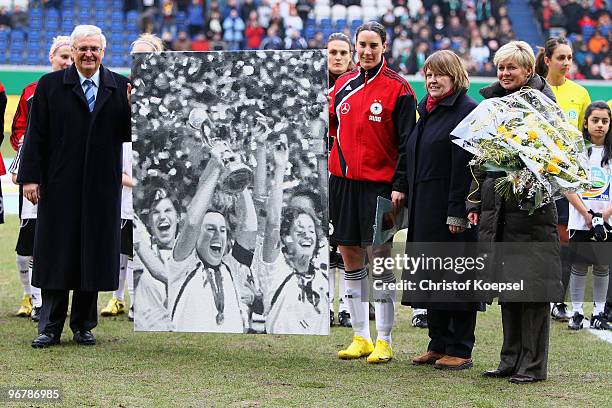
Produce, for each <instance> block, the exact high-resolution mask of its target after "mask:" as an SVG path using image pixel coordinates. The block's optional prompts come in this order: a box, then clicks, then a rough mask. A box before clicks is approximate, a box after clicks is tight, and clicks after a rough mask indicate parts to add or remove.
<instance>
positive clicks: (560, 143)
mask: <svg viewBox="0 0 612 408" xmlns="http://www.w3.org/2000/svg"><path fill="white" fill-rule="evenodd" d="M555 143H556V144H557V146H558V147H559V149H561V150H565V145H564V144H563V142H562V141H561V140H559V139H557V140H555Z"/></svg>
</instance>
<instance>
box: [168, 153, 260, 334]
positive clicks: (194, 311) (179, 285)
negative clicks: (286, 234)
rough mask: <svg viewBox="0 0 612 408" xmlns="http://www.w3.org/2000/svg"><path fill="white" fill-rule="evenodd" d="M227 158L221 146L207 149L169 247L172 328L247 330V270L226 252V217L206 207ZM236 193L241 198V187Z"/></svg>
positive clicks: (249, 291)
mask: <svg viewBox="0 0 612 408" xmlns="http://www.w3.org/2000/svg"><path fill="white" fill-rule="evenodd" d="M233 156H234V153H233V152H231V151H230V150H229V148H228V147H227V146H226V145H224V144H219V145H216V146H215V147H213V148H212V150H211V152H210V159H209V160H208V163H207V164H206V168H205V169H204V171H203V172H202V174H201V175H200V180H199V183H198V187H197V190H196V193H195V195H194V196H193V198H192V200H191V203H190V205H189V207H188V209H187V213H186V216H185V222H184V225H183V228H182V229H181V231H180V233H179V235H178V238H177V241H176V244H175V246H174V250H173V254H172V260H171V262H170V267H169V273H170V275H169V280H168V298H169V305H171V309H170V312H171V319H172V326H173V330H176V331H195V332H225V333H228V332H229V333H243V332H247V331H248V329H249V311H250V305H251V304H252V303H253V302H254V300H255V290H254V288H253V285H252V284H251V282H250V279H249V278H250V270H249V268H248V266H246V265H244V264H242V263H240V262H238V260H236V259H235V258H234V256H233V253H229V250H230V246H229V241H230V239H229V228H228V223H227V220H226V217H225V216H224V214H222V213H221V212H220V211H217V210H216V209H213V205H212V201H213V194H214V193H215V189H216V188H217V185H218V184H220V181H222V180H223V179H224V178H225V177H226V175H227V171H228V169H227V168H226V164H227V163H229V162H230V161H231V159H232V157H233ZM221 194H225V193H223V192H221ZM239 194H240V196H241V197H243V198H244V197H245V191H243V192H241V193H239ZM246 201H249V200H246ZM247 206H248V207H251V208H250V210H247V211H246V212H248V213H250V214H251V217H250V218H252V219H256V217H255V210H254V208H253V204H252V200H250V204H248V205H247ZM254 228H255V229H256V227H254ZM250 229H251V230H252V229H253V227H251V228H250ZM236 234H237V235H238V234H241V232H239V231H237V232H236Z"/></svg>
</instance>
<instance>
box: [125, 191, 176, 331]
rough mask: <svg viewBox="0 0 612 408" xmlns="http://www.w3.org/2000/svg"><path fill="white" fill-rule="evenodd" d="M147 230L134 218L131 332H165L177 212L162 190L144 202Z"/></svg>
mask: <svg viewBox="0 0 612 408" xmlns="http://www.w3.org/2000/svg"><path fill="white" fill-rule="evenodd" d="M146 208H149V210H148V211H147V212H148V214H147V219H146V222H147V226H148V227H145V225H144V224H143V223H142V222H141V221H140V219H138V218H137V217H134V252H135V255H136V256H135V259H134V286H135V294H134V300H133V302H132V303H133V306H134V328H135V329H136V330H142V331H168V330H170V329H171V325H170V311H169V310H168V289H167V284H168V264H169V262H170V260H171V259H172V248H174V244H175V242H176V236H177V231H178V225H179V219H180V208H179V205H178V201H177V200H176V199H175V198H174V197H173V196H171V195H170V194H169V193H168V190H166V189H165V188H155V189H154V190H153V191H152V192H151V194H150V195H149V198H148V206H146Z"/></svg>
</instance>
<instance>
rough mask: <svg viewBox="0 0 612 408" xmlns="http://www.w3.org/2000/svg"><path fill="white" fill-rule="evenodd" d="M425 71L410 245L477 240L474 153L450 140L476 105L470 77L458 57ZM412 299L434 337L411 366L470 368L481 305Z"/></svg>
mask: <svg viewBox="0 0 612 408" xmlns="http://www.w3.org/2000/svg"><path fill="white" fill-rule="evenodd" d="M423 72H424V73H425V87H426V89H427V95H426V96H425V97H424V98H423V99H422V100H421V102H420V103H419V105H418V107H417V111H418V112H419V120H418V122H417V124H416V126H415V128H414V129H413V131H412V133H411V135H410V137H409V138H408V142H407V144H406V149H405V154H406V163H408V166H407V169H406V171H407V173H406V174H407V179H408V183H409V184H408V208H409V214H410V219H409V226H408V237H407V241H408V242H449V243H450V242H466V241H475V240H476V234H475V229H474V228H472V229H470V228H469V222H468V219H467V217H466V215H467V214H466V211H465V197H466V196H467V194H468V192H469V188H470V181H471V175H470V171H469V169H468V163H469V161H470V159H471V156H472V155H471V154H470V153H468V152H467V151H466V150H464V149H462V148H461V147H459V146H458V145H456V144H454V143H453V142H452V141H451V136H450V132H451V131H452V130H453V129H454V128H455V126H457V124H458V123H459V122H461V121H462V120H463V118H464V117H466V116H467V115H468V114H469V113H470V112H471V111H472V110H473V109H474V108H475V107H476V106H477V103H476V101H474V99H472V98H470V97H469V96H468V95H467V93H466V92H467V89H468V87H469V80H468V74H467V72H466V70H465V68H464V66H463V64H462V63H461V60H460V59H459V57H458V56H457V55H456V54H455V53H453V52H451V51H447V50H443V51H437V52H435V53H433V54H432V55H431V56H429V58H427V60H426V61H425V65H424V66H423ZM415 164H416V165H415ZM409 298H410V292H409V291H404V298H403V299H402V303H403V304H411V305H412V306H413V307H414V306H416V307H426V308H427V317H428V323H429V338H430V342H429V346H428V347H427V352H426V353H425V354H423V355H421V356H418V357H416V358H414V359H413V360H412V362H413V364H419V365H420V364H433V365H434V367H436V368H440V369H447V370H462V369H466V368H470V367H472V364H473V363H472V348H473V347H474V340H475V339H474V329H475V328H476V311H477V310H478V309H479V308H480V304H479V303H441V302H436V303H424V304H418V303H416V302H411V301H410V299H409Z"/></svg>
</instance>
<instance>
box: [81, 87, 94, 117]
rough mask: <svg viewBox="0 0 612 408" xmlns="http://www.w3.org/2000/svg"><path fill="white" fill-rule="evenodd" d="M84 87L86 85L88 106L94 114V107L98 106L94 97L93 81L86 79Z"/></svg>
mask: <svg viewBox="0 0 612 408" xmlns="http://www.w3.org/2000/svg"><path fill="white" fill-rule="evenodd" d="M83 85H85V99H86V100H87V106H89V111H90V112H93V110H94V106H96V97H95V95H94V90H93V88H94V83H93V81H92V80H91V79H86V80H84V81H83Z"/></svg>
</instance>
